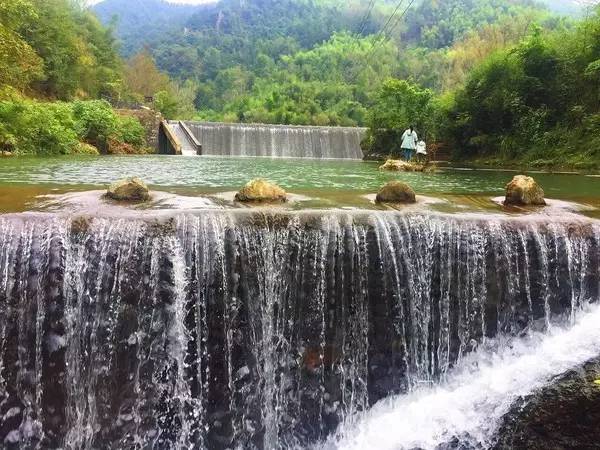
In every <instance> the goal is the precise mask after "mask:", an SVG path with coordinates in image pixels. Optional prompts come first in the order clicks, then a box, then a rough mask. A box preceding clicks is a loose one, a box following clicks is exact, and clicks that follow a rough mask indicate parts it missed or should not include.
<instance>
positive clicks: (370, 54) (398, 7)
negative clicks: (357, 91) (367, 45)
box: [367, 0, 415, 59]
mask: <svg viewBox="0 0 600 450" xmlns="http://www.w3.org/2000/svg"><path fill="white" fill-rule="evenodd" d="M414 3H415V0H411V1H410V2H409V4H408V6H407V7H406V8H405V9H404V11H403V12H402V14H401V15H400V17H398V19H397V20H396V22H394V25H393V26H392V27H391V28H390V29H389V34H388V32H387V30H386V29H387V28H388V26H389V24H390V23H392V20H394V17H395V16H396V14H398V11H400V8H401V7H402V5H403V4H404V0H400V2H399V3H398V5H397V6H396V9H394V12H393V13H392V15H391V16H390V18H389V19H388V21H387V22H386V24H385V26H384V27H383V28H382V29H381V31H380V32H379V33H378V34H377V36H376V37H375V39H374V40H373V45H372V46H371V51H370V52H369V54H368V55H367V59H370V58H371V56H373V53H375V51H376V50H377V45H378V44H379V46H381V45H383V44H384V43H385V42H386V41H387V40H388V39H389V38H390V37H391V35H392V32H393V31H394V29H395V28H396V27H397V26H398V24H399V23H400V22H401V21H402V19H403V18H404V17H405V16H406V13H407V12H408V10H409V9H410V8H411V7H412V5H413V4H414ZM382 36H385V38H384V40H383V41H380V39H381V37H382Z"/></svg>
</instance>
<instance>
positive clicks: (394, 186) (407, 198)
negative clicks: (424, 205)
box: [375, 181, 417, 203]
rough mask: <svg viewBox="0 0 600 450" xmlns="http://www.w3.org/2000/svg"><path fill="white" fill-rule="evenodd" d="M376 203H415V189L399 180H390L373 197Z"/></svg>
mask: <svg viewBox="0 0 600 450" xmlns="http://www.w3.org/2000/svg"><path fill="white" fill-rule="evenodd" d="M375 201H376V202H377V203H416V201H417V199H416V194H415V191H413V189H412V188H411V187H410V186H409V185H408V184H406V183H403V182H401V181H390V182H389V183H388V184H386V185H385V186H383V187H382V188H381V190H380V191H379V193H378V194H377V197H376V199H375Z"/></svg>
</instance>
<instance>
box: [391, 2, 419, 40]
mask: <svg viewBox="0 0 600 450" xmlns="http://www.w3.org/2000/svg"><path fill="white" fill-rule="evenodd" d="M414 3H415V0H411V1H410V3H409V4H408V6H407V7H406V9H405V10H404V12H403V13H402V15H401V16H400V17H398V19H397V20H396V22H395V23H394V25H393V26H392V28H390V30H389V33H386V35H387V37H386V39H387V40H389V39H391V38H392V33H393V32H394V30H395V29H396V27H397V26H398V25H399V24H400V22H401V21H402V19H404V16H406V13H407V12H408V10H409V9H410V8H411V7H412V5H413V4H414Z"/></svg>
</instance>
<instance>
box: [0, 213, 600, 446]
mask: <svg viewBox="0 0 600 450" xmlns="http://www.w3.org/2000/svg"><path fill="white" fill-rule="evenodd" d="M599 258H600V227H599V226H598V224H597V223H596V222H592V221H589V222H584V221H581V222H579V221H576V222H573V223H569V222H564V223H553V224H550V225H548V224H544V223H538V222H536V221H535V220H533V219H531V220H528V219H515V220H512V219H483V218H482V219H477V218H475V219H461V218H457V217H456V216H442V215H439V216H438V215H402V214H393V213H368V214H367V213H364V214H363V213H354V214H342V213H323V214H320V215H315V214H308V213H307V214H302V213H297V214H294V213H290V214H285V213H283V214H273V215H269V214H259V213H226V212H204V213H201V214H200V215H181V216H178V217H176V218H173V219H168V220H167V219H164V220H161V221H157V220H147V221H145V220H139V219H124V218H95V219H89V220H88V219H77V220H71V219H67V218H63V217H58V216H46V215H42V216H26V215H25V216H10V217H8V216H7V217H4V218H0V319H1V320H0V441H2V442H3V443H4V444H3V445H4V446H6V447H10V446H13V447H14V448H24V449H26V448H35V447H37V446H38V445H41V446H42V447H45V448H57V447H62V448H87V449H91V448H106V447H108V448H120V449H121V448H125V449H129V448H149V447H150V448H160V449H164V448H173V449H180V448H211V449H219V448H223V449H224V448H258V449H262V448H292V447H297V446H306V445H310V444H312V443H314V442H316V441H318V440H324V439H326V438H327V436H328V435H329V434H330V433H331V432H332V431H334V430H335V429H336V427H337V426H338V425H339V424H340V423H342V422H344V421H345V420H350V418H351V417H353V416H354V415H355V414H356V413H359V412H361V411H364V410H366V409H367V408H368V407H369V406H370V405H372V404H374V403H375V402H377V401H379V400H381V399H383V398H385V397H387V396H390V395H394V394H401V393H405V392H407V391H410V390H412V389H414V388H415V387H417V386H422V385H427V384H428V383H431V382H436V381H438V380H440V379H442V378H444V375H445V374H446V373H447V372H448V370H449V369H450V368H452V367H453V366H455V365H456V363H457V362H458V361H460V360H463V359H464V357H465V355H467V354H468V353H470V352H471V351H473V350H475V349H476V348H477V347H478V346H479V345H481V344H482V343H483V344H485V343H486V342H488V341H489V340H490V338H492V337H494V336H496V335H498V334H503V335H506V334H507V335H515V334H518V333H520V332H521V331H523V330H524V329H525V328H528V327H529V328H530V329H533V330H538V331H540V332H543V331H546V330H548V329H552V328H553V327H554V326H556V324H557V323H559V322H564V321H567V322H571V323H575V321H576V319H577V317H578V312H579V310H580V308H581V307H583V306H584V305H586V304H588V303H589V302H591V301H593V300H594V299H598V297H599V295H598V292H599V288H600V276H599V272H600V265H599Z"/></svg>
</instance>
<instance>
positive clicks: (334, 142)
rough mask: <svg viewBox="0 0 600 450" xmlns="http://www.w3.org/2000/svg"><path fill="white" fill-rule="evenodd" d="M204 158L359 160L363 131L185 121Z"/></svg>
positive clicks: (347, 128)
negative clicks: (199, 145) (214, 156)
mask: <svg viewBox="0 0 600 450" xmlns="http://www.w3.org/2000/svg"><path fill="white" fill-rule="evenodd" d="M185 124H186V125H187V126H188V128H189V130H190V131H191V132H192V133H193V135H194V136H195V137H196V139H197V140H198V141H199V143H200V144H201V145H202V154H203V155H217V156H268V157H283V158H315V159H362V157H363V153H362V150H361V147H360V142H361V140H362V139H363V137H364V136H365V133H366V129H365V128H351V127H314V126H290V125H264V124H228V123H210V122H186V123H185Z"/></svg>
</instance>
